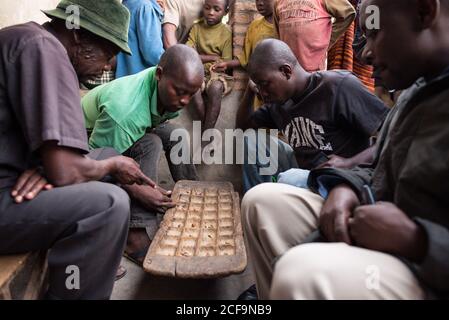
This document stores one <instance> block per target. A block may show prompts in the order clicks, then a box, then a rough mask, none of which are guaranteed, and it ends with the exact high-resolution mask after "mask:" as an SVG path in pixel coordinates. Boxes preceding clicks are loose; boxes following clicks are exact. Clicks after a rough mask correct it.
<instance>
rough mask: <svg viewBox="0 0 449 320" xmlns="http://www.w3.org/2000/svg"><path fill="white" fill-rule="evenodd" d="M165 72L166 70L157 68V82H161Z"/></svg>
mask: <svg viewBox="0 0 449 320" xmlns="http://www.w3.org/2000/svg"><path fill="white" fill-rule="evenodd" d="M163 71H164V68H162V67H161V66H157V68H156V80H157V81H160V80H161V78H162V73H163Z"/></svg>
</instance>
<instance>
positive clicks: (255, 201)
mask: <svg viewBox="0 0 449 320" xmlns="http://www.w3.org/2000/svg"><path fill="white" fill-rule="evenodd" d="M276 192H277V188H276V184H274V183H262V184H259V185H257V186H255V187H254V188H251V189H250V190H249V191H248V192H247V193H246V194H245V196H244V197H243V199H242V216H243V219H244V221H248V222H253V221H254V220H256V219H257V217H258V216H259V215H261V214H263V213H267V214H273V213H274V212H272V210H270V208H272V204H273V199H275V197H273V193H276ZM275 205H278V203H276V204H275ZM258 208H263V210H258Z"/></svg>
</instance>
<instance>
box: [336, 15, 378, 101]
mask: <svg viewBox="0 0 449 320" xmlns="http://www.w3.org/2000/svg"><path fill="white" fill-rule="evenodd" d="M355 23H356V22H355V21H354V22H353V23H352V24H351V26H350V27H349V28H348V30H347V31H346V32H345V34H344V35H343V36H341V37H340V38H339V39H338V40H337V43H336V44H335V45H334V46H333V47H332V48H331V49H330V50H329V53H328V70H335V69H344V70H349V71H352V72H354V74H355V75H356V76H357V77H358V78H359V79H360V80H361V81H362V83H363V84H364V85H365V87H367V88H368V90H370V91H371V92H373V93H374V79H373V78H372V75H373V67H372V66H369V65H366V64H364V63H363V62H361V61H360V60H359V59H358V58H357V57H356V56H355V54H354V50H353V48H352V44H353V42H354V33H355Z"/></svg>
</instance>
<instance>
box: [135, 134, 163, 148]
mask: <svg viewBox="0 0 449 320" xmlns="http://www.w3.org/2000/svg"><path fill="white" fill-rule="evenodd" d="M137 143H139V145H140V148H139V149H140V150H142V151H143V152H151V153H154V152H161V151H162V149H163V145H162V139H161V138H160V137H159V136H158V135H157V134H154V133H147V134H145V135H144V136H143V137H142V138H141V139H140V140H139V141H138V142H137Z"/></svg>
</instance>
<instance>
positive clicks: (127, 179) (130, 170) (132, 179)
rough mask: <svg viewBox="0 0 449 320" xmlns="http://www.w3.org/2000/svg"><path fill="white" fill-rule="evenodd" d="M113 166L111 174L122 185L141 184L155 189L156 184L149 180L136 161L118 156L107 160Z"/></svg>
mask: <svg viewBox="0 0 449 320" xmlns="http://www.w3.org/2000/svg"><path fill="white" fill-rule="evenodd" d="M104 161H109V162H110V163H111V166H112V170H111V174H112V175H113V176H114V177H115V178H116V179H117V181H118V182H119V183H122V184H139V185H148V186H150V187H153V188H154V187H155V186H156V183H155V182H154V181H153V180H151V179H150V178H148V177H147V176H146V175H145V174H144V173H143V172H142V171H141V170H140V167H139V164H138V163H137V162H136V161H134V159H131V158H128V157H124V156H117V157H112V158H109V159H106V160H104Z"/></svg>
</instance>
